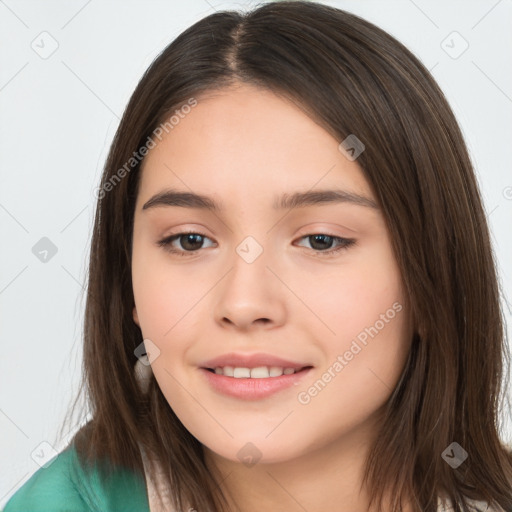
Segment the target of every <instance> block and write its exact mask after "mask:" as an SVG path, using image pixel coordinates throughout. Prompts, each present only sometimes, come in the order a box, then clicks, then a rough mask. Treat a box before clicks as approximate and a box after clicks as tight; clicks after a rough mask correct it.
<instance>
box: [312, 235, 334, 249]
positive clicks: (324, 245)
mask: <svg viewBox="0 0 512 512" xmlns="http://www.w3.org/2000/svg"><path fill="white" fill-rule="evenodd" d="M312 238H313V240H314V242H313V243H311V246H312V247H313V248H314V249H315V245H314V244H315V243H317V242H318V241H319V240H320V242H321V241H322V240H323V241H324V244H323V245H322V243H320V247H318V249H325V248H326V247H327V246H329V245H330V243H331V242H332V236H329V235H313V236H312ZM326 240H327V245H326V243H325V242H326ZM310 242H311V241H310ZM327 248H329V247H327Z"/></svg>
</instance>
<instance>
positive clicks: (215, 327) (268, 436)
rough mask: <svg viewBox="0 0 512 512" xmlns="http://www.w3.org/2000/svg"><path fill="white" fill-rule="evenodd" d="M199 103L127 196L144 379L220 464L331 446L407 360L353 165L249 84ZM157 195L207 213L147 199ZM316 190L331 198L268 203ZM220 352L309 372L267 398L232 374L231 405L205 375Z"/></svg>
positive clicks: (288, 106)
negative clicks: (146, 370)
mask: <svg viewBox="0 0 512 512" xmlns="http://www.w3.org/2000/svg"><path fill="white" fill-rule="evenodd" d="M197 100H198V102H197V105H196V106H194V107H193V108H191V109H188V110H187V111H188V113H187V114H186V115H184V116H182V117H181V118H180V120H179V123H177V124H175V125H174V127H173V129H172V130H169V131H168V133H166V132H164V136H163V137H162V140H161V141H160V142H158V143H157V145H156V146H155V147H153V149H151V150H150V152H149V153H148V155H147V156H146V159H145V160H144V165H143V169H142V174H141V182H140V188H139V193H138V197H137V201H136V212H135V218H134V233H133V252H132V256H133V261H132V278H133V292H134V298H135V308H134V311H133V318H134V321H135V322H136V324H137V325H138V326H140V328H141V331H142V335H143V338H144V339H145V340H150V341H146V342H145V343H146V348H148V347H149V348H150V350H149V352H150V359H151V360H152V363H151V366H152V370H153V373H154V376H155V378H156V380H157V382H158V385H159V387H160V388H161V390H162V393H163V394H164V396H165V397H166V399H167V401H168V402H169V405H170V406H171V407H172V409H173V410H174V412H175V414H176V415H177V416H178V417H179V419H180V420H181V422H182V423H183V424H184V425H185V427H186V428H187V429H188V430H189V431H190V432H191V434H192V435H194V436H195V437H196V438H197V439H198V440H199V441H200V442H201V443H202V444H203V445H204V446H205V447H206V448H207V449H209V450H211V452H212V453H215V454H217V455H218V456H219V457H222V458H223V459H229V460H231V461H235V462H241V461H242V458H243V456H244V455H247V454H248V455H253V456H256V457H258V459H259V461H260V462H262V463H264V462H269V463H270V462H278V461H286V460H290V459H292V458H294V457H298V456H302V455H306V454H307V453H308V452H312V451H313V450H318V449H329V446H330V445H332V444H333V443H336V442H338V441H339V440H342V439H349V438H350V436H352V435H353V434H354V433H355V432H362V431H365V427H368V426H369V425H373V424H374V423H373V421H374V419H375V418H376V417H378V413H379V410H380V409H381V408H382V406H383V405H384V403H385V401H386V400H387V398H388V397H389V396H390V394H391V392H392V389H393V388H394V387H395V385H396V383H397V381H398V378H399V376H400V374H401V372H402V369H403V366H404V363H405V359H406V356H407V353H408V349H409V342H410V339H411V334H412V332H411V330H410V327H409V322H407V320H406V319H407V311H406V307H405V303H404V300H405V298H404V295H403V291H402V287H401V279H400V273H399V269H398V267H397V264H396V262H395V258H394V255H393V252H392V248H391V242H390V237H389V234H388V232H387V230H386V226H385V222H384V218H383V216H382V213H381V211H380V210H379V208H378V207H377V205H376V204H374V205H372V203H376V200H375V197H374V196H373V194H372V191H371V190H370V187H369V184H368V182H367V180H366V179H365V177H364V175H363V172H362V170H361V168H360V167H359V166H358V164H357V160H354V161H351V160H350V159H348V158H347V156H346V155H345V154H343V153H342V152H341V151H340V150H339V149H338V146H339V144H340V142H341V141H339V140H336V139H335V138H334V137H333V136H332V135H330V134H329V133H328V132H327V131H326V130H325V129H323V128H322V127H320V126H319V125H318V124H316V123H315V122H314V121H313V120H311V119H310V118H309V117H307V116H306V115H305V114H304V113H303V112H302V111H301V110H300V109H299V108H298V107H297V106H295V105H293V104H292V103H290V102H288V101H286V100H284V99H282V98H280V97H278V96H276V95H274V94H273V93H271V92H269V91H266V90H261V89H258V88H255V87H251V86H247V85H242V86H237V87H231V88H230V89H224V90H222V91H217V92H216V93H215V94H210V95H209V96H204V97H201V98H197ZM170 189H173V190H174V192H183V193H188V194H198V195H201V196H207V197H208V198H209V200H210V202H212V203H213V202H214V203H215V205H216V207H217V208H216V209H211V208H206V207H204V206H205V203H202V205H200V204H199V203H198V202H197V201H196V202H195V203H194V204H190V201H187V200H186V199H187V198H185V199H183V198H182V199H181V200H180V201H176V200H173V199H172V198H170V197H168V198H167V199H162V200H161V201H158V200H153V201H152V202H150V200H151V199H152V198H154V197H155V196H157V195H158V194H161V193H162V192H165V191H169V190H170ZM319 191H341V192H344V194H341V199H340V197H338V199H336V200H333V195H332V194H331V196H328V195H324V196H322V197H323V200H322V201H320V202H315V201H309V202H306V203H301V204H291V205H290V204H288V205H287V206H286V207H285V208H280V207H279V204H280V202H281V200H282V199H283V198H284V199H286V198H288V199H289V198H290V197H291V196H292V195H294V194H295V193H304V192H310V193H311V192H319ZM316 197H317V199H318V198H319V197H320V196H319V195H318V194H317V196H316ZM356 197H359V200H356V199H354V198H356ZM361 198H364V199H361ZM188 199H190V196H189V198H188ZM148 202H150V203H148ZM145 205H146V208H144V206H145ZM275 206H277V207H275ZM184 232H185V233H187V232H189V233H191V234H188V235H181V236H179V235H180V233H184ZM161 241H166V244H161V243H160V242H161ZM155 347H156V348H155ZM233 353H235V354H237V355H242V356H243V355H253V354H266V355H267V356H274V357H277V358H281V359H285V360H287V361H291V362H294V363H297V364H298V365H299V366H300V367H310V368H309V369H306V370H301V371H300V372H297V373H295V374H293V375H283V376H281V377H278V379H280V382H281V383H283V384H280V385H279V386H277V388H278V389H277V390H274V392H272V393H266V394H265V392H262V393H260V394H259V395H258V394H257V393H256V392H255V393H253V394H250V393H248V392H247V388H248V387H250V386H247V384H249V385H250V383H251V381H252V382H253V383H254V386H253V387H252V389H253V391H254V390H258V389H260V388H263V387H264V386H265V385H266V384H265V383H264V382H263V381H265V382H266V383H269V381H271V380H272V379H273V378H276V377H268V378H262V379H258V378H253V379H250V380H247V379H243V380H244V382H243V383H242V385H243V386H245V387H244V389H245V390H246V391H244V390H242V391H240V393H241V394H240V395H236V396H235V395H234V394H233V393H231V392H230V390H231V391H233V390H234V389H235V387H234V384H236V383H235V382H234V381H238V382H240V379H236V378H235V377H230V376H229V375H223V376H221V375H218V374H214V373H212V372H209V371H208V370H205V369H204V368H203V367H204V366H205V363H206V362H208V361H209V360H211V359H213V358H217V357H220V356H223V355H226V354H233ZM237 366H240V367H243V365H242V364H240V365H237ZM246 366H247V365H246ZM248 366H249V367H254V366H261V365H259V364H253V365H248ZM264 366H265V365H264ZM266 366H274V365H266ZM277 366H279V365H277ZM283 366H284V365H283ZM244 371H245V370H239V372H240V374H242V375H243V374H244ZM227 373H228V374H229V369H228V370H227ZM228 379H229V382H228ZM221 381H222V382H223V384H224V386H225V388H222V390H220V389H219V388H217V387H216V384H215V383H216V382H217V383H219V382H221ZM256 381H259V382H256ZM221 384H222V383H221ZM269 385H270V386H272V385H274V384H272V383H270V384H269ZM367 430H368V429H367ZM247 443H251V444H250V445H249V444H247ZM244 450H245V451H244ZM251 451H252V453H250V452H251Z"/></svg>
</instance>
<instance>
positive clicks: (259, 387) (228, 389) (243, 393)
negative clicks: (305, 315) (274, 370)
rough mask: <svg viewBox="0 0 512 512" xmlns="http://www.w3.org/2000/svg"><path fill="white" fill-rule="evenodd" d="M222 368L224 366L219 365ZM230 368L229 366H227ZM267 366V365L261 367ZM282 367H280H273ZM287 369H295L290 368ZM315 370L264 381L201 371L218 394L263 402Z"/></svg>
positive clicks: (308, 369)
mask: <svg viewBox="0 0 512 512" xmlns="http://www.w3.org/2000/svg"><path fill="white" fill-rule="evenodd" d="M218 366H222V365H218ZM225 366H228V365H225ZM261 366H266V365H261ZM271 366H280V365H273V364H272V365H271ZM287 368H293V366H288V367H287ZM311 370H313V367H312V366H310V367H307V368H304V369H302V370H300V371H298V372H297V373H292V374H290V375H284V374H283V375H281V376H280V377H268V378H263V379H250V378H240V379H238V378H235V377H226V376H225V375H218V374H216V373H214V372H211V371H210V370H208V369H206V368H200V369H199V371H200V373H201V374H202V375H204V377H205V379H206V381H207V382H208V384H209V385H210V386H211V387H212V388H213V389H214V390H215V391H217V392H218V393H221V394H223V395H226V396H231V397H234V398H238V399H242V400H261V399H263V398H267V397H269V396H271V395H273V394H274V393H277V392H279V391H283V390H285V389H287V388H289V387H291V386H294V385H295V386H297V385H299V383H300V382H301V381H302V380H303V379H304V378H305V377H306V376H307V375H308V374H309V372H310V371H311Z"/></svg>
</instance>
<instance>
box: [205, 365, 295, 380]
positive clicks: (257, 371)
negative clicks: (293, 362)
mask: <svg viewBox="0 0 512 512" xmlns="http://www.w3.org/2000/svg"><path fill="white" fill-rule="evenodd" d="M215 373H216V374H217V375H225V376H226V377H235V379H244V378H245V379H248V378H251V379H265V378H268V377H280V376H281V375H283V374H284V375H291V374H292V373H295V368H281V367H279V366H270V367H269V366H258V367H257V368H239V367H233V366H223V367H221V366H218V367H217V368H215Z"/></svg>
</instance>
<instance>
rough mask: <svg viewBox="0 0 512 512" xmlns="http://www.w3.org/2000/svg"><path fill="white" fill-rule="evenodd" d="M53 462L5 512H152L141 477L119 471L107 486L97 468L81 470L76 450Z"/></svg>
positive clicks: (30, 482)
mask: <svg viewBox="0 0 512 512" xmlns="http://www.w3.org/2000/svg"><path fill="white" fill-rule="evenodd" d="M51 461H53V462H51ZM51 461H50V462H49V463H47V464H46V467H41V468H40V469H38V470H37V471H36V472H35V473H34V474H33V475H32V476H31V477H30V478H29V479H28V480H27V481H26V482H25V483H24V484H23V485H22V486H21V487H20V488H19V489H18V490H17V491H16V492H15V493H14V495H13V496H12V497H11V498H10V500H9V501H8V502H7V504H6V505H5V507H4V509H3V512H92V511H94V512H121V511H122V512H130V511H133V512H149V502H148V494H147V489H146V482H145V479H144V477H143V476H142V475H138V474H136V473H134V472H132V471H130V470H127V469H117V470H116V471H115V473H114V475H113V476H112V479H111V480H109V481H108V483H106V482H104V479H102V478H101V475H100V473H99V471H98V470H97V468H96V467H95V468H94V469H92V470H91V471H89V472H87V473H85V472H84V471H83V470H82V468H81V467H80V465H79V463H78V455H77V453H76V451H75V449H74V448H73V447H68V448H66V449H65V450H63V451H62V452H61V453H59V454H58V455H56V456H55V457H54V458H53V459H51ZM48 464H49V465H48Z"/></svg>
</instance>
